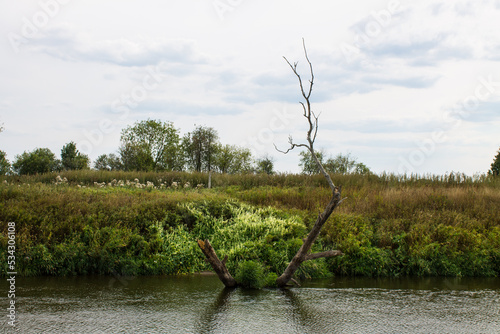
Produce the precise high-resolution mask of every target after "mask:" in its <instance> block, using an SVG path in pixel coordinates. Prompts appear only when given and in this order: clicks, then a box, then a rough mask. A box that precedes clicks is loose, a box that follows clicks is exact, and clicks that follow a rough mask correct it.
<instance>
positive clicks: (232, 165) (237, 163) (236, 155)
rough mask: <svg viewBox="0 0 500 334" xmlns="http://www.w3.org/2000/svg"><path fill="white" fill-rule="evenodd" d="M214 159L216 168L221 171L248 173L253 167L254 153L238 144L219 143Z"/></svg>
mask: <svg viewBox="0 0 500 334" xmlns="http://www.w3.org/2000/svg"><path fill="white" fill-rule="evenodd" d="M214 160H215V161H214V165H215V167H216V168H215V169H216V170H217V171H219V172H221V173H227V174H238V173H246V172H248V171H250V170H251V169H252V153H251V152H250V150H249V149H247V148H243V147H238V146H236V145H219V147H218V148H217V150H216V155H215V159H214Z"/></svg>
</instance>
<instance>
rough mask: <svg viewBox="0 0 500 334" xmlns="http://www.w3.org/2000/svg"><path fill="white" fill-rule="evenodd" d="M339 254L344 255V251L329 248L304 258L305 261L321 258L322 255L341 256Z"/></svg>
mask: <svg viewBox="0 0 500 334" xmlns="http://www.w3.org/2000/svg"><path fill="white" fill-rule="evenodd" d="M339 255H344V253H342V252H341V251H339V250H329V251H327V252H321V253H313V254H308V255H306V257H305V258H304V261H309V260H314V259H319V258H322V257H332V256H339Z"/></svg>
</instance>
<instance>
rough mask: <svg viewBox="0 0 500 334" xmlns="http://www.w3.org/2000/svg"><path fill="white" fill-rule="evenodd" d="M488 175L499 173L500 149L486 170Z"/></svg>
mask: <svg viewBox="0 0 500 334" xmlns="http://www.w3.org/2000/svg"><path fill="white" fill-rule="evenodd" d="M488 173H489V174H490V175H494V176H498V175H500V149H499V150H498V152H497V155H496V156H495V159H494V160H493V163H492V164H491V169H490V170H489V171H488Z"/></svg>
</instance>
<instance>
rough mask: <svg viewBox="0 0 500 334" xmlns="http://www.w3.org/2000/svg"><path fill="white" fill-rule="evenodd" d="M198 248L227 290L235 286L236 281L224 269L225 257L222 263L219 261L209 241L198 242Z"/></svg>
mask: <svg viewBox="0 0 500 334" xmlns="http://www.w3.org/2000/svg"><path fill="white" fill-rule="evenodd" d="M198 246H199V247H200V249H201V251H202V252H203V254H205V257H206V259H207V260H208V262H209V263H210V265H211V266H212V268H213V269H214V271H215V273H216V274H217V276H219V279H220V280H221V281H222V283H224V285H225V286H226V287H228V288H232V287H235V286H236V285H237V283H236V280H235V279H234V278H233V276H231V274H230V273H229V271H228V270H227V268H226V261H227V256H226V257H225V258H224V260H223V261H221V260H219V258H218V257H217V254H216V253H215V251H214V248H213V247H212V245H211V244H210V241H208V240H205V241H202V240H198Z"/></svg>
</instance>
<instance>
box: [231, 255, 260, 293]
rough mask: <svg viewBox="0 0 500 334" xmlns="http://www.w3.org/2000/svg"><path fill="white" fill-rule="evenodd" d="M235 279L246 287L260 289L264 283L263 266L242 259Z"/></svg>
mask: <svg viewBox="0 0 500 334" xmlns="http://www.w3.org/2000/svg"><path fill="white" fill-rule="evenodd" d="M235 280H236V282H238V284H239V285H240V286H242V287H244V288H247V289H260V288H262V287H263V286H264V284H265V283H266V276H265V275H264V267H263V266H262V265H261V264H260V263H258V262H255V261H243V262H240V264H239V265H238V269H237V270H236V275H235Z"/></svg>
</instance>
